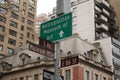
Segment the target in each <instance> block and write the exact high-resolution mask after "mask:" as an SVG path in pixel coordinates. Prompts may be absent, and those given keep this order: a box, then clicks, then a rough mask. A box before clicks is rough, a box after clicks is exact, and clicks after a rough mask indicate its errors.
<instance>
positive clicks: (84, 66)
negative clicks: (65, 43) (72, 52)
mask: <svg viewBox="0 0 120 80" xmlns="http://www.w3.org/2000/svg"><path fill="white" fill-rule="evenodd" d="M75 57H76V56H75ZM75 57H72V56H71V57H69V58H68V57H66V58H64V59H62V62H61V66H62V67H61V73H62V75H63V76H64V80H112V72H111V71H110V68H109V67H107V66H104V65H101V64H99V63H97V62H95V61H94V60H91V59H89V58H87V57H84V56H81V55H79V56H78V58H75ZM77 59H78V61H77ZM67 62H71V64H69V65H68V63H67ZM76 62H78V63H77V64H74V63H76ZM73 64H74V65H73Z"/></svg>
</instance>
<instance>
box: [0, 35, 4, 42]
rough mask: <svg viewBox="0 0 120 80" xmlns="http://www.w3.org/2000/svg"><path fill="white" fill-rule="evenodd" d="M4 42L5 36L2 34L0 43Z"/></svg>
mask: <svg viewBox="0 0 120 80" xmlns="http://www.w3.org/2000/svg"><path fill="white" fill-rule="evenodd" d="M2 41H4V36H3V35H1V34H0V42H2Z"/></svg>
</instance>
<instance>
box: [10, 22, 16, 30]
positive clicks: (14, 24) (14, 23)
mask: <svg viewBox="0 0 120 80" xmlns="http://www.w3.org/2000/svg"><path fill="white" fill-rule="evenodd" d="M10 26H13V27H15V28H17V26H18V24H17V23H16V22H14V21H10Z"/></svg>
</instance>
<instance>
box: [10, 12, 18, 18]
mask: <svg viewBox="0 0 120 80" xmlns="http://www.w3.org/2000/svg"><path fill="white" fill-rule="evenodd" d="M11 17H13V18H15V19H18V18H19V16H18V15H17V14H15V13H13V12H12V13H11Z"/></svg>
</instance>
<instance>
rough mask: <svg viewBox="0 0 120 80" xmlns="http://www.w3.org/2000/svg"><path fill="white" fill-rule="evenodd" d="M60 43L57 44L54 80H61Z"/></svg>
mask: <svg viewBox="0 0 120 80" xmlns="http://www.w3.org/2000/svg"><path fill="white" fill-rule="evenodd" d="M59 61H60V42H56V51H55V74H54V76H55V77H54V80H59V79H60V73H59V72H60V71H59V68H60V64H59Z"/></svg>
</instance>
